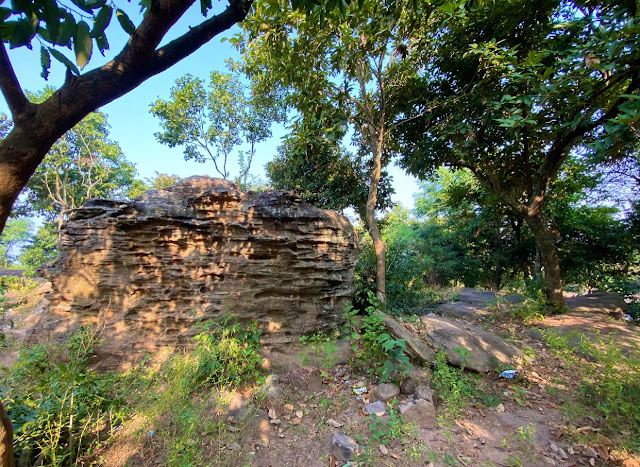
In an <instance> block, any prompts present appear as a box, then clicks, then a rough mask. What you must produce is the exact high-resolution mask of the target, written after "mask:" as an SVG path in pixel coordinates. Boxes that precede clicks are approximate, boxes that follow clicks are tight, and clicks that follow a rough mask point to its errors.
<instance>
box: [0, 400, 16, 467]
mask: <svg viewBox="0 0 640 467" xmlns="http://www.w3.org/2000/svg"><path fill="white" fill-rule="evenodd" d="M14 465H15V459H14V456H13V427H12V426H11V420H9V416H8V415H7V412H5V410H4V405H2V401H0V467H14Z"/></svg>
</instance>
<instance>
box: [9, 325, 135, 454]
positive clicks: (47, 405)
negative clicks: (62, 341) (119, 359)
mask: <svg viewBox="0 0 640 467" xmlns="http://www.w3.org/2000/svg"><path fill="white" fill-rule="evenodd" d="M96 340H97V334H96V332H95V331H93V330H91V329H89V328H82V329H80V330H79V331H78V332H77V333H76V334H75V335H73V337H72V338H71V339H70V341H69V343H68V344H67V345H66V346H65V347H64V348H62V349H58V350H59V351H60V353H61V355H59V357H62V358H63V359H64V360H65V361H58V360H60V359H59V358H58V359H56V356H55V354H54V352H55V350H56V349H51V348H47V347H44V346H35V347H33V348H31V349H25V350H23V351H22V352H21V355H20V357H19V359H18V362H17V363H16V365H15V366H14V368H13V369H12V370H11V371H10V372H9V375H8V378H7V379H6V381H5V384H6V386H4V387H2V388H0V391H1V392H2V396H3V398H4V400H6V401H7V411H8V413H9V416H10V418H11V419H12V420H13V422H14V429H15V444H16V450H15V452H16V457H17V458H18V459H20V462H21V463H23V464H27V465H34V464H39V465H53V466H59V465H74V464H76V463H77V460H78V459H79V458H80V457H82V456H84V455H86V454H88V453H90V452H91V451H92V450H93V449H94V448H95V447H96V445H98V444H99V442H100V438H101V437H104V436H106V435H107V434H108V433H109V432H110V430H111V429H112V428H113V427H114V425H115V424H116V423H117V422H118V421H119V418H120V415H121V408H122V407H123V405H124V399H123V397H122V395H121V394H119V393H118V391H117V385H116V384H115V383H116V377H115V376H114V375H110V374H107V375H99V374H97V373H95V372H94V371H93V370H91V369H90V368H89V367H88V362H89V358H90V356H91V355H92V354H93V346H94V345H95V343H96Z"/></svg>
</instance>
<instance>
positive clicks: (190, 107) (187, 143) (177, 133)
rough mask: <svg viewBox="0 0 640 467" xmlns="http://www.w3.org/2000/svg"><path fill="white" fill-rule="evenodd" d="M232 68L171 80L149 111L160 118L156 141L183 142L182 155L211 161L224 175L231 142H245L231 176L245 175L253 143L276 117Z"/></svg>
mask: <svg viewBox="0 0 640 467" xmlns="http://www.w3.org/2000/svg"><path fill="white" fill-rule="evenodd" d="M247 91H248V90H247V86H245V85H244V83H242V81H241V80H240V78H239V77H238V75H237V74H233V73H219V72H217V71H214V72H212V73H211V75H210V76H209V86H208V88H205V84H204V81H203V80H201V79H200V78H195V77H193V76H191V75H185V76H183V77H182V78H179V79H178V80H176V84H175V86H174V87H172V88H171V98H170V100H168V101H167V100H163V99H158V100H156V101H155V102H154V103H153V104H152V105H151V113H152V114H153V115H154V116H156V117H158V118H159V119H160V125H161V126H162V129H163V131H162V132H159V133H156V138H157V139H158V141H159V142H161V143H163V144H166V145H167V146H169V147H176V146H184V158H185V160H190V159H193V160H195V161H197V162H205V161H207V160H209V161H211V162H213V165H214V167H215V169H216V172H218V174H219V175H220V176H221V177H222V178H224V179H227V178H229V176H230V168H229V166H228V163H229V162H230V159H231V156H232V153H233V152H234V151H235V148H236V146H239V145H241V144H243V143H247V144H248V145H249V150H248V151H246V153H241V154H240V155H239V156H240V157H239V165H240V172H239V174H238V176H237V178H236V180H237V181H239V182H242V181H246V179H247V176H248V174H249V170H250V169H251V163H252V162H253V158H254V156H255V151H256V144H258V143H260V142H262V141H264V140H266V139H267V138H269V137H270V136H271V130H270V127H271V122H272V121H278V120H282V119H283V118H284V116H283V115H280V114H279V112H278V111H277V108H276V109H273V108H272V107H270V106H268V105H265V104H266V102H265V101H264V100H258V99H255V96H254V95H252V94H250V93H248V92H247Z"/></svg>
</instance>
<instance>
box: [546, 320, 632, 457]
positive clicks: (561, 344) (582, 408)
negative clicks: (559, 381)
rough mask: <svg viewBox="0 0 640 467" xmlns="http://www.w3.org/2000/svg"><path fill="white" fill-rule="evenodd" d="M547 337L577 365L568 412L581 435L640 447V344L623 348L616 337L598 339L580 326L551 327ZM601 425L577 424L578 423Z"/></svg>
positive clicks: (560, 353)
mask: <svg viewBox="0 0 640 467" xmlns="http://www.w3.org/2000/svg"><path fill="white" fill-rule="evenodd" d="M543 338H544V340H545V342H547V343H548V344H549V345H550V347H551V348H552V349H553V351H554V353H555V354H556V355H557V356H558V357H559V358H562V359H564V360H566V361H567V362H569V363H570V364H571V365H572V366H574V367H575V368H576V375H579V381H576V386H577V396H578V397H575V398H574V397H571V398H570V400H567V401H566V404H565V406H564V407H565V412H566V415H567V417H568V418H569V420H570V421H571V423H572V425H573V427H574V431H573V436H574V437H575V438H576V439H578V440H584V439H587V440H588V439H589V438H593V437H594V436H596V437H597V436H599V435H597V434H598V433H600V434H602V435H605V436H607V437H609V438H610V439H611V440H612V441H613V442H614V443H615V444H616V445H619V446H620V447H622V448H623V449H629V450H632V451H636V452H637V451H638V450H640V406H639V405H638V403H637V401H638V397H640V358H639V355H638V350H639V349H637V348H636V349H633V350H632V351H630V350H628V349H627V350H626V351H624V350H623V349H621V348H620V346H619V345H618V344H617V343H616V340H615V338H611V339H610V340H608V341H602V340H601V341H600V342H599V343H597V344H594V343H592V342H590V341H589V340H587V339H586V338H585V336H584V335H583V334H581V333H579V332H576V333H573V334H569V335H560V334H558V333H555V332H551V331H547V332H546V333H544V335H543ZM594 423H596V424H598V425H599V426H597V427H593V429H589V430H582V431H580V430H577V429H575V428H577V425H579V424H583V425H585V424H586V426H591V425H593V424H594Z"/></svg>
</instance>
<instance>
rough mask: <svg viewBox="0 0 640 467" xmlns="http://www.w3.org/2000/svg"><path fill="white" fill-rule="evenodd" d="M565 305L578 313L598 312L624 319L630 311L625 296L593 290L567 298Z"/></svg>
mask: <svg viewBox="0 0 640 467" xmlns="http://www.w3.org/2000/svg"><path fill="white" fill-rule="evenodd" d="M565 305H567V308H570V309H571V310H572V311H575V312H578V313H597V314H603V315H609V316H611V317H613V318H616V319H622V316H623V315H624V313H628V312H629V305H627V303H626V302H625V301H624V297H623V296H622V295H620V294H617V293H614V292H601V291H593V292H592V293H590V294H589V295H577V296H575V297H570V298H567V299H566V300H565Z"/></svg>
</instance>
